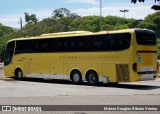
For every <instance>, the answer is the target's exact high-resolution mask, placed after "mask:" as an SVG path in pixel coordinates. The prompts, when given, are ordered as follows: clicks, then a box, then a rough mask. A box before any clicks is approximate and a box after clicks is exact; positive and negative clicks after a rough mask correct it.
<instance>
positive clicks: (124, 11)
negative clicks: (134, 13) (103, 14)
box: [119, 9, 129, 18]
mask: <svg viewBox="0 0 160 114" xmlns="http://www.w3.org/2000/svg"><path fill="white" fill-rule="evenodd" d="M119 11H120V12H123V13H124V18H125V13H126V12H129V10H127V9H124V10H119Z"/></svg>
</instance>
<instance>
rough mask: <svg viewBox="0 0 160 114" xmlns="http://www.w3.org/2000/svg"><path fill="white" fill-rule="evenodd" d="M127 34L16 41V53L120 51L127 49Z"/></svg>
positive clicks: (128, 44) (128, 40)
mask: <svg viewBox="0 0 160 114" xmlns="http://www.w3.org/2000/svg"><path fill="white" fill-rule="evenodd" d="M130 40H131V35H130V34H129V33H122V34H107V35H93V36H78V37H70V38H52V39H36V40H26V41H17V46H16V53H41V52H86V51H120V50H125V49H127V48H129V46H130Z"/></svg>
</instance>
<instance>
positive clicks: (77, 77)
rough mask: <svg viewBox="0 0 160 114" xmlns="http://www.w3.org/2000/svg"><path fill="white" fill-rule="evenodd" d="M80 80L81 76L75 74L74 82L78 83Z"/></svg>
mask: <svg viewBox="0 0 160 114" xmlns="http://www.w3.org/2000/svg"><path fill="white" fill-rule="evenodd" d="M79 79H80V76H79V74H74V75H73V80H74V81H75V82H78V81H79Z"/></svg>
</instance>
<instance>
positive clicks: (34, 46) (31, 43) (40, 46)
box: [15, 39, 52, 54]
mask: <svg viewBox="0 0 160 114" xmlns="http://www.w3.org/2000/svg"><path fill="white" fill-rule="evenodd" d="M51 49H52V43H51V42H50V39H41V40H40V39H38V40H36V39H35V40H19V41H17V43H16V52H15V53H16V54H18V53H40V52H50V51H51Z"/></svg>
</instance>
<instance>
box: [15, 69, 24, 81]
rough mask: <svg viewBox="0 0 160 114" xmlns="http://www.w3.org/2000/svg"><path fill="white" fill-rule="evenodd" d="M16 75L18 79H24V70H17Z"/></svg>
mask: <svg viewBox="0 0 160 114" xmlns="http://www.w3.org/2000/svg"><path fill="white" fill-rule="evenodd" d="M15 76H16V78H17V79H18V80H22V79H23V73H22V70H21V69H17V70H16V73H15Z"/></svg>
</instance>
